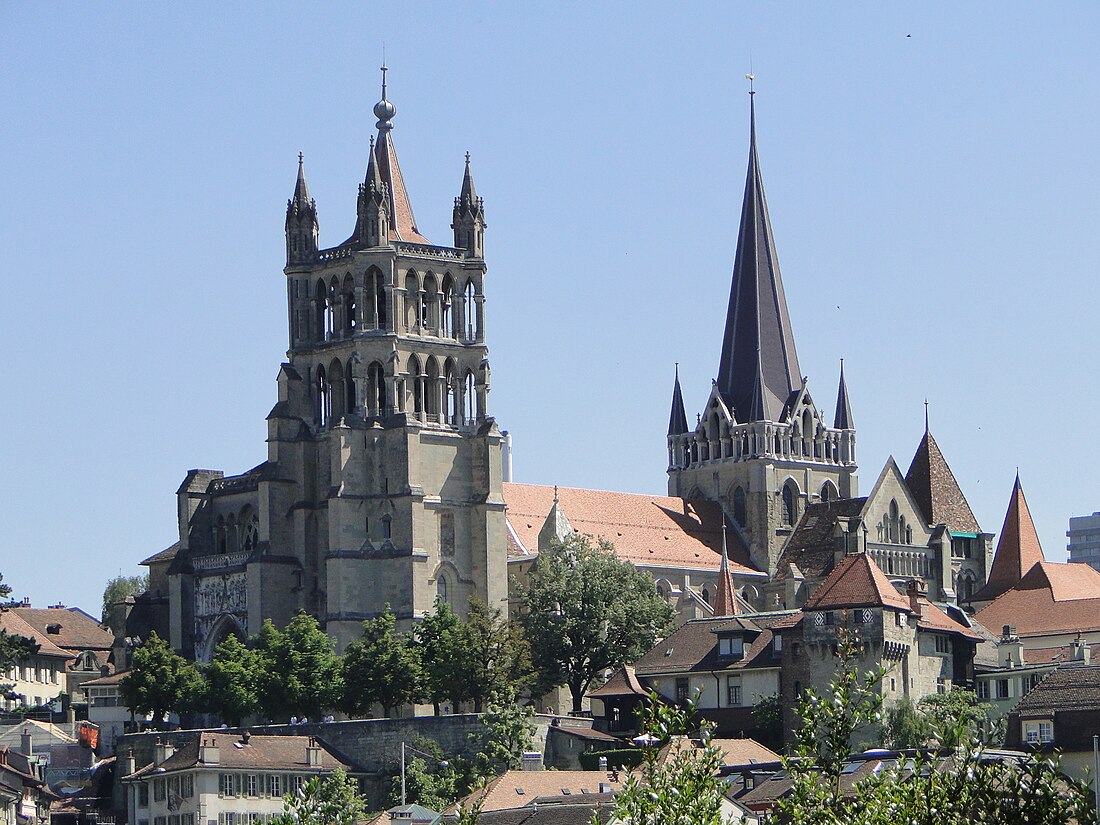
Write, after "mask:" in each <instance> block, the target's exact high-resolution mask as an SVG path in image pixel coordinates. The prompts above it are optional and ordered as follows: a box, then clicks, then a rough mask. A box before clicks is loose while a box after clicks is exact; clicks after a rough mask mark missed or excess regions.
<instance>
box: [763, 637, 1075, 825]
mask: <svg viewBox="0 0 1100 825" xmlns="http://www.w3.org/2000/svg"><path fill="white" fill-rule="evenodd" d="M837 647H838V655H839V657H840V665H839V670H838V673H837V676H836V677H835V678H834V679H833V681H832V683H831V684H830V685H829V687H828V689H827V690H825V691H824V692H823V693H822V694H821V695H820V696H819V695H817V694H814V693H812V692H809V691H807V694H806V695H805V696H804V698H803V700H802V701H801V702H800V704H799V710H798V712H799V715H800V717H801V719H802V725H801V726H800V727H799V729H798V731H797V732H796V741H795V745H794V748H793V753H794V758H785V759H784V762H785V767H786V769H787V771H788V772H789V773H790V776H791V779H792V781H793V787H792V788H791V791H790V793H789V794H788V795H786V796H785V797H784V798H783V799H781V800H780V801H779V803H778V808H777V812H776V821H777V822H778V823H780V825H796V823H797V824H798V825H800V824H801V823H806V822H813V823H815V825H816V823H823V825H842V823H843V825H894V824H895V823H900V822H905V823H919V824H920V825H932V824H933V823H935V825H970V823H990V825H992V823H998V824H999V825H1023V823H1030V825H1066V823H1073V822H1077V823H1082V825H1083V823H1085V822H1095V821H1096V820H1095V814H1094V812H1093V811H1092V806H1091V802H1090V800H1089V796H1088V794H1087V793H1086V792H1085V791H1084V790H1083V789H1082V788H1081V787H1079V786H1077V785H1075V784H1074V783H1072V782H1068V781H1066V780H1065V779H1064V778H1062V777H1061V776H1060V775H1059V773H1058V771H1057V765H1056V762H1054V761H1053V760H1050V759H1045V758H1041V757H1036V756H1026V757H1023V758H1020V759H1013V758H1011V757H1010V758H1003V757H1002V758H989V756H988V755H987V754H985V752H984V751H983V749H982V745H981V744H980V742H979V741H978V740H977V739H966V738H965V737H964V738H962V739H961V740H960V743H959V745H958V747H956V748H953V749H937V750H936V751H929V752H926V754H925V755H924V756H922V757H917V758H915V759H911V760H899V761H898V762H897V763H896V764H895V765H893V766H892V767H887V768H884V769H882V770H880V771H879V772H878V773H877V775H875V774H872V775H871V776H869V777H868V778H866V779H863V780H861V781H859V782H857V783H856V784H855V785H854V786H852V787H851V788H848V789H845V792H844V793H841V789H842V786H841V784H840V776H841V773H842V771H843V767H844V761H845V757H846V756H847V755H848V754H847V743H848V742H849V741H851V739H852V736H853V733H854V732H855V731H856V730H857V729H859V728H860V727H861V726H864V725H868V724H870V723H873V722H874V721H875V720H877V719H878V718H879V715H880V710H881V697H880V696H879V694H878V692H877V691H876V690H875V687H876V682H877V679H876V676H877V674H876V673H871V674H860V673H859V672H858V668H857V657H858V653H859V643H858V639H856V638H852V637H846V636H844V635H841V637H840V639H839V644H838V646H837ZM956 702H957V700H952V701H951V702H950V703H947V702H945V704H950V705H954V704H955V703H956ZM963 704H965V705H967V706H970V703H969V702H966V701H965V700H964V702H963ZM947 718H948V719H950V718H951V715H948V717H947ZM954 718H956V719H957V718H958V717H957V716H955V717H954ZM948 755H949V758H948Z"/></svg>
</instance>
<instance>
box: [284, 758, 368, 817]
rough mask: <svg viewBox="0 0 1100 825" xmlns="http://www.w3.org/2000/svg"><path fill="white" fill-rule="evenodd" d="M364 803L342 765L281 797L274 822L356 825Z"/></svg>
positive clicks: (312, 778)
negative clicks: (281, 802)
mask: <svg viewBox="0 0 1100 825" xmlns="http://www.w3.org/2000/svg"><path fill="white" fill-rule="evenodd" d="M365 810H366V805H365V803H364V801H363V797H361V796H360V795H359V793H358V791H357V790H356V786H355V781H354V780H352V779H350V778H349V777H348V775H347V773H345V772H344V770H343V769H342V768H337V769H336V770H334V771H333V772H332V773H330V774H329V775H328V776H325V777H319V776H314V777H311V778H310V779H309V781H308V782H306V783H305V785H303V786H302V790H301V793H297V794H295V793H288V794H287V795H286V796H284V797H283V812H282V813H281V814H279V815H278V816H275V817H273V818H272V819H271V822H272V823H273V825H355V823H356V822H358V821H360V820H361V819H363V818H364V816H365Z"/></svg>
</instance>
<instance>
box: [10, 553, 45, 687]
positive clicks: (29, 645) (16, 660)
mask: <svg viewBox="0 0 1100 825" xmlns="http://www.w3.org/2000/svg"><path fill="white" fill-rule="evenodd" d="M9 596H11V587H10V586H8V585H6V584H4V576H3V574H0V600H3V599H7V598H8V597H9ZM3 610H4V608H3V607H2V606H0V612H3ZM38 648H39V645H38V643H37V642H35V641H34V639H31V638H29V637H27V636H19V635H16V634H12V633H8V631H6V630H4V629H2V628H0V674H6V673H8V672H9V671H10V670H11V669H12V668H13V667H15V666H16V665H21V664H23V663H24V662H25V661H27V660H28V659H30V658H31V657H32V656H33V655H34V654H36V653H37V652H38ZM12 687H13V685H12V684H11V683H10V682H7V683H4V682H0V698H7V699H14V698H15V695H14V694H12V692H11V689H12Z"/></svg>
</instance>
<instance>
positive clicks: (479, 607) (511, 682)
mask: <svg viewBox="0 0 1100 825" xmlns="http://www.w3.org/2000/svg"><path fill="white" fill-rule="evenodd" d="M460 633H461V635H462V636H463V638H464V641H465V643H464V644H463V645H462V646H461V650H462V652H463V653H464V654H465V658H464V660H463V661H462V662H461V671H460V674H459V677H460V679H461V681H462V683H463V685H464V686H465V687H464V690H463V692H464V694H465V696H466V697H469V698H470V699H472V700H473V703H474V712H475V713H481V710H482V708H483V706H484V705H485V702H486V701H488V700H489V698H490V697H499V698H500V699H501V700H502V701H511V700H514V699H515V697H516V695H517V694H518V693H519V691H520V690H521V689H522V688H523V687H525V686H526V685H527V684H528V683H529V682H530V680H531V677H532V668H531V646H530V645H529V644H528V643H527V639H526V638H524V635H523V628H522V627H520V626H519V624H517V623H515V622H510V621H508V620H507V619H505V618H503V616H502V615H501V612H500V610H498V609H496V608H490V607H488V606H487V605H486V604H485V602H483V601H481V600H480V599H470V606H469V610H468V611H467V613H466V621H465V622H464V623H463V624H462V626H461V629H460Z"/></svg>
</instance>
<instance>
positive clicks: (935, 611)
mask: <svg viewBox="0 0 1100 825" xmlns="http://www.w3.org/2000/svg"><path fill="white" fill-rule="evenodd" d="M918 601H919V604H920V608H921V614H920V619H919V620H918V621H917V627H919V628H921V629H922V630H932V631H941V632H945V633H957V634H959V635H960V636H965V637H966V638H968V639H972V640H973V641H975V642H981V641H983V640H984V639H985V636H983V635H982V634H981V633H980V632H978V631H977V630H975V629H973V628H971V627H968V626H967V625H966V624H964V623H963V621H965V620H962V621H956V620H955V619H953V618H951V616H949V615H948V614H947V612H945V611H944V610H943V609H942V608H940V607H939V606H938V605H935V604H933V603H932V602H930V601H928V599H925V598H923V597H922V598H920V599H919V600H918ZM955 609H956V610H957V608H955ZM961 615H962V614H961V611H960V617H961Z"/></svg>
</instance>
